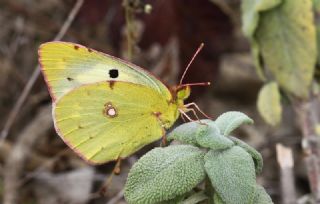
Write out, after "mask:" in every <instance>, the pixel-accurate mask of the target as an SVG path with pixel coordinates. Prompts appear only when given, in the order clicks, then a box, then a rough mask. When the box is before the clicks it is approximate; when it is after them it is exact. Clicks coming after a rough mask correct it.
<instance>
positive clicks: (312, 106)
mask: <svg viewBox="0 0 320 204" xmlns="http://www.w3.org/2000/svg"><path fill="white" fill-rule="evenodd" d="M293 105H294V108H295V111H296V114H297V117H298V119H299V125H300V128H301V130H302V133H303V138H302V149H303V151H304V154H305V162H306V166H307V171H308V172H307V173H308V179H309V183H310V188H311V192H312V195H313V197H314V199H315V203H319V202H320V152H319V147H320V140H319V138H320V135H319V133H317V131H316V126H317V124H319V122H320V110H319V107H320V104H319V100H318V98H316V97H314V98H312V97H311V98H309V100H308V101H294V104H293Z"/></svg>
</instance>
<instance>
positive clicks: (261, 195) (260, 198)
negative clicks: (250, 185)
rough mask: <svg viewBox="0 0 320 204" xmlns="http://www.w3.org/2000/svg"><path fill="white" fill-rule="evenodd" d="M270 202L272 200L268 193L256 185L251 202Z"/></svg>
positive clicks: (263, 203)
mask: <svg viewBox="0 0 320 204" xmlns="http://www.w3.org/2000/svg"><path fill="white" fill-rule="evenodd" d="M255 203H258V204H272V203H273V202H272V200H271V198H270V196H269V195H268V193H267V192H266V191H265V189H264V188H263V187H262V186H259V185H257V186H256V193H255V197H254V201H253V202H252V204H255Z"/></svg>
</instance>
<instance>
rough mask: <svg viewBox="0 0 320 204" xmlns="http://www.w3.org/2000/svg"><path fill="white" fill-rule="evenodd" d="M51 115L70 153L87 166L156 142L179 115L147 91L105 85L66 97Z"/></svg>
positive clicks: (78, 90)
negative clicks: (89, 163)
mask: <svg viewBox="0 0 320 204" xmlns="http://www.w3.org/2000/svg"><path fill="white" fill-rule="evenodd" d="M53 115H54V122H55V127H56V130H57V132H58V134H59V135H60V136H61V138H62V139H63V140H64V141H65V142H66V143H67V144H68V145H69V146H70V147H71V148H72V149H74V150H75V151H76V152H77V153H78V154H79V155H80V156H81V157H82V158H84V159H85V160H87V161H89V162H92V163H104V162H107V161H111V160H116V159H118V158H124V157H127V156H129V155H131V154H132V153H134V152H136V151H137V150H139V149H140V148H141V147H143V146H145V145H146V144H149V143H151V142H153V141H155V140H157V139H159V138H160V137H161V136H163V135H164V127H166V128H168V127H170V126H171V125H172V124H173V123H174V121H175V120H176V119H177V118H178V115H179V112H178V108H177V105H176V104H172V103H168V101H167V99H166V98H165V97H163V96H162V95H161V94H160V93H159V92H158V91H156V90H155V89H154V88H153V87H152V88H151V87H148V86H144V85H140V84H134V83H130V82H122V81H116V82H113V81H109V82H99V83H92V84H88V85H82V86H80V87H78V88H76V89H74V90H72V91H70V92H68V93H66V94H65V95H64V96H63V97H61V98H60V99H59V100H58V101H57V102H56V103H54V107H53Z"/></svg>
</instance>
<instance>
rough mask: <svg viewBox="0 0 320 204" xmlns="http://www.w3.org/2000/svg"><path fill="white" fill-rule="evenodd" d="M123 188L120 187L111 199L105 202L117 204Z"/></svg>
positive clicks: (121, 196)
mask: <svg viewBox="0 0 320 204" xmlns="http://www.w3.org/2000/svg"><path fill="white" fill-rule="evenodd" d="M123 194H124V189H122V190H121V191H120V192H119V193H117V195H115V196H114V197H113V198H112V199H111V200H109V201H108V202H107V203H106V204H117V203H118V202H119V200H121V199H122V198H123Z"/></svg>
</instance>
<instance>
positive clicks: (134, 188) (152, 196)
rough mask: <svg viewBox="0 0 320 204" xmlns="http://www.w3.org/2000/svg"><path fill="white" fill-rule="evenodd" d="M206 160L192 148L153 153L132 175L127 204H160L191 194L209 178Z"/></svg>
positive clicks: (126, 194)
mask: <svg viewBox="0 0 320 204" xmlns="http://www.w3.org/2000/svg"><path fill="white" fill-rule="evenodd" d="M203 157H204V153H203V152H202V151H201V150H200V149H198V148H196V147H194V146H191V145H174V146H169V147H165V148H155V149H153V150H151V151H150V152H148V153H147V154H145V155H144V156H143V157H141V158H140V159H139V160H138V161H137V162H136V163H135V164H134V165H133V167H132V168H131V170H130V172H129V175H128V179H127V182H126V185H125V199H126V201H127V202H128V203H134V204H139V203H141V204H148V203H150V204H151V203H159V202H162V201H166V200H170V199H174V198H176V197H177V196H179V195H183V194H185V193H186V192H189V191H190V190H191V189H192V188H194V187H195V186H196V185H197V184H199V183H200V182H201V181H202V180H203V179H204V178H205V171H204V167H203V166H204V160H203Z"/></svg>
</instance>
